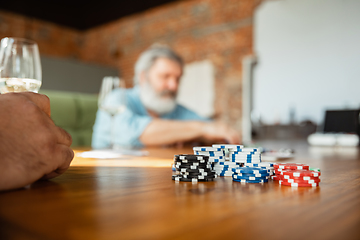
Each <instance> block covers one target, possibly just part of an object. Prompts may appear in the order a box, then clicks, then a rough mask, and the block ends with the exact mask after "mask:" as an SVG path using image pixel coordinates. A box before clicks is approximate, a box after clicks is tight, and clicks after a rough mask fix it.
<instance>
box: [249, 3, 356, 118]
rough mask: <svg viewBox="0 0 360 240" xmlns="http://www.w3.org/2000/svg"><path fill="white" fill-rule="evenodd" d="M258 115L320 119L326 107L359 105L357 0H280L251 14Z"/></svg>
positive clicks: (267, 4) (254, 114)
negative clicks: (255, 60)
mask: <svg viewBox="0 0 360 240" xmlns="http://www.w3.org/2000/svg"><path fill="white" fill-rule="evenodd" d="M254 48H255V53H256V55H257V57H258V65H257V66H256V68H255V72H254V111H253V116H254V119H253V120H256V119H258V118H259V116H261V119H262V120H263V121H264V122H265V123H268V124H273V123H275V122H277V121H280V122H281V123H288V121H289V111H290V108H292V107H294V108H295V110H296V120H297V121H302V120H305V119H311V120H313V121H316V122H320V121H322V119H323V113H324V110H325V109H328V108H344V107H350V108H351V107H353V108H359V107H360V0H278V1H268V2H265V3H263V4H262V5H261V6H260V7H259V8H258V9H257V11H256V14H255V44H254Z"/></svg>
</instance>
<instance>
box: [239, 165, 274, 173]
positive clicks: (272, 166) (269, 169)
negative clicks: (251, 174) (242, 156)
mask: <svg viewBox="0 0 360 240" xmlns="http://www.w3.org/2000/svg"><path fill="white" fill-rule="evenodd" d="M274 164H275V163H271V162H260V163H245V164H244V167H258V168H262V169H266V170H267V171H268V173H269V174H270V176H273V175H275V170H274Z"/></svg>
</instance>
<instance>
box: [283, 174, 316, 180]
mask: <svg viewBox="0 0 360 240" xmlns="http://www.w3.org/2000/svg"><path fill="white" fill-rule="evenodd" d="M280 176H281V177H282V178H283V179H294V180H297V181H309V180H318V179H319V180H320V177H310V176H303V177H294V176H292V175H280Z"/></svg>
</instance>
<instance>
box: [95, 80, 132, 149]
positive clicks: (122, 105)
mask: <svg viewBox="0 0 360 240" xmlns="http://www.w3.org/2000/svg"><path fill="white" fill-rule="evenodd" d="M110 94H114V95H115V96H116V97H114V98H109V95H110ZM98 106H99V109H100V110H102V111H105V112H106V113H108V114H109V115H110V117H111V125H110V146H109V147H110V148H111V149H114V148H115V133H114V129H115V116H116V115H117V114H120V113H122V112H124V111H125V109H126V87H125V81H124V80H123V79H120V78H118V77H104V79H103V81H102V83H101V87H100V93H99V98H98Z"/></svg>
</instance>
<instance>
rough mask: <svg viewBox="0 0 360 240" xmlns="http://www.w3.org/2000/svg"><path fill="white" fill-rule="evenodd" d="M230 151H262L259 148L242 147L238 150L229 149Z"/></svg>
mask: <svg viewBox="0 0 360 240" xmlns="http://www.w3.org/2000/svg"><path fill="white" fill-rule="evenodd" d="M229 152H243V153H255V152H259V153H261V151H260V149H259V148H242V149H240V150H236V149H229Z"/></svg>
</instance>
